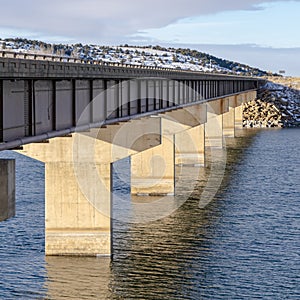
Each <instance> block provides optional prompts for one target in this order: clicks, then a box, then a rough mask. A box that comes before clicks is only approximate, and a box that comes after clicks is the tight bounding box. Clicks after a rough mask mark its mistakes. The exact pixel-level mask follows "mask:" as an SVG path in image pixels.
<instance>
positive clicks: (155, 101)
mask: <svg viewBox="0 0 300 300" xmlns="http://www.w3.org/2000/svg"><path fill="white" fill-rule="evenodd" d="M258 85H259V80H258V79H257V78H252V77H240V76H228V75H216V74H207V73H199V72H192V71H183V70H174V69H159V68H152V67H151V68H149V67H135V66H129V65H128V66H123V65H120V64H104V63H101V62H90V63H86V62H84V61H81V60H78V59H72V58H59V57H55V56H45V55H30V54H27V55H25V54H16V53H10V52H0V107H1V110H0V151H2V150H14V151H18V152H19V153H21V154H23V155H26V156H28V157H32V158H34V159H37V160H39V161H42V162H44V163H45V170H46V172H45V177H46V178H45V182H46V192H45V194H46V195H45V198H46V199H45V201H46V218H45V230H46V246H45V247H46V249H45V252H46V255H89V256H90V255H91V256H94V255H109V254H110V253H111V244H112V243H111V216H112V215H111V214H112V204H111V203H112V199H113V197H114V196H113V193H112V190H111V189H112V188H111V185H112V184H111V182H112V179H111V173H112V164H113V163H114V162H116V161H118V160H121V159H123V158H126V157H130V161H131V193H132V194H134V195H139V196H140V197H143V196H145V195H148V196H157V195H169V196H171V195H174V194H175V191H176V176H178V174H176V173H175V166H176V165H192V166H194V167H195V168H200V167H202V166H204V165H205V152H206V149H207V147H212V148H222V147H223V141H224V137H234V136H235V133H236V130H237V129H239V128H242V119H243V116H242V105H243V103H245V102H248V101H251V100H254V99H255V98H256V90H257V88H258ZM0 183H1V192H0V221H3V220H6V219H9V218H11V217H13V216H14V215H15V162H14V161H13V160H0Z"/></svg>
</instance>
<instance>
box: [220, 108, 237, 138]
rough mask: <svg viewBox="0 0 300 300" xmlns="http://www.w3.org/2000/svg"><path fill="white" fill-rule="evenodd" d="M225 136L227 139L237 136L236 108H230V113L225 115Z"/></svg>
mask: <svg viewBox="0 0 300 300" xmlns="http://www.w3.org/2000/svg"><path fill="white" fill-rule="evenodd" d="M223 135H224V136H225V137H234V136H235V108H233V107H230V108H229V112H227V113H225V114H224V115H223Z"/></svg>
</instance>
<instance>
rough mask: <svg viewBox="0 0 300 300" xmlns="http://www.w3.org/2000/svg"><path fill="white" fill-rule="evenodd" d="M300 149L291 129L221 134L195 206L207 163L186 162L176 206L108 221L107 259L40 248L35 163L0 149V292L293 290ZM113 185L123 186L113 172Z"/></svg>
mask: <svg viewBox="0 0 300 300" xmlns="http://www.w3.org/2000/svg"><path fill="white" fill-rule="evenodd" d="M299 149H300V130H299V129H288V130H258V131H243V132H242V133H241V136H240V137H238V138H236V139H229V140H228V141H227V167H226V171H225V175H224V178H223V181H222V185H221V187H220V189H219V192H218V193H217V194H216V195H215V197H214V199H213V201H212V202H211V203H209V204H208V205H207V206H206V207H205V208H203V209H200V208H199V199H200V198H201V194H202V193H203V189H204V188H205V186H206V185H207V176H209V174H210V172H209V168H208V167H207V168H206V169H204V168H203V169H201V170H200V173H199V174H198V177H193V174H194V173H195V172H196V171H199V169H197V168H188V167H186V168H187V169H186V170H187V172H185V173H186V174H189V176H187V178H185V179H184V184H183V186H181V187H179V188H180V189H181V190H180V192H184V191H185V190H189V188H190V187H193V190H192V191H189V192H192V193H191V195H190V197H189V198H188V200H187V201H185V202H183V205H182V206H181V207H180V208H179V209H178V210H176V211H175V212H173V213H172V214H170V215H169V216H167V217H165V218H163V219H159V220H156V221H152V222H148V223H144V224H142V223H138V224H129V223H127V224H124V223H123V222H121V221H118V220H115V221H114V224H113V226H114V232H113V235H114V256H113V260H112V261H111V260H110V259H108V258H73V257H69V258H65V257H47V258H45V256H44V180H43V177H44V167H43V164H41V163H38V162H36V161H33V160H31V159H28V158H26V157H22V156H19V155H17V154H14V153H12V152H2V153H0V155H1V157H16V158H17V216H16V217H15V218H13V219H11V220H8V221H6V222H3V223H0V299H149V300H150V299H151V300H152V299H170V300H171V299H172V300H173V299H195V300H198V299H272V300H273V299H300V152H299ZM123 163H124V162H123ZM125 164H126V162H125ZM209 165H210V164H208V166H209ZM221 173H222V172H220V174H221ZM221 175H222V174H221ZM221 175H220V176H221ZM217 176H218V175H217ZM195 178H197V179H195ZM189 182H193V183H192V184H189ZM115 189H116V190H118V193H126V192H128V187H127V188H126V187H125V188H122V189H120V188H119V187H118V183H117V180H116V183H115ZM118 213H120V209H118V207H116V210H115V212H114V214H115V215H116V214H118ZM117 219H119V218H117Z"/></svg>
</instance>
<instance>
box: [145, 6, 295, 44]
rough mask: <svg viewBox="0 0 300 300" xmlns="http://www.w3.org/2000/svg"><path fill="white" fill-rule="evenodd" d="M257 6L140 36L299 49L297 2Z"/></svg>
mask: <svg viewBox="0 0 300 300" xmlns="http://www.w3.org/2000/svg"><path fill="white" fill-rule="evenodd" d="M256 7H257V10H237V11H226V12H219V13H215V14H209V15H205V16H196V17H192V18H185V19H181V20H178V21H177V22H175V23H172V24H170V25H168V26H165V27H162V28H154V29H149V30H145V31H144V32H142V34H143V35H144V36H148V37H149V38H156V39H158V40H162V41H166V42H171V43H178V42H179V43H187V44H195V43H199V42H200V43H204V44H218V45H222V44H257V45H260V46H265V47H274V48H278V47H284V48H289V47H300V34H299V29H300V26H299V25H300V22H299V17H300V2H290V1H283V2H277V3H265V4H260V5H257V6H256Z"/></svg>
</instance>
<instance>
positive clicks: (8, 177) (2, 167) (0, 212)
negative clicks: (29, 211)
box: [0, 159, 16, 222]
mask: <svg viewBox="0 0 300 300" xmlns="http://www.w3.org/2000/svg"><path fill="white" fill-rule="evenodd" d="M15 207H16V206H15V160H11V159H1V160H0V222H2V221H5V220H7V219H10V218H12V217H14V216H15Z"/></svg>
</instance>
